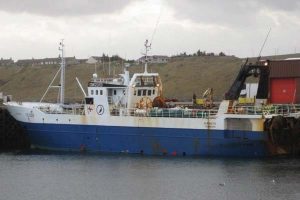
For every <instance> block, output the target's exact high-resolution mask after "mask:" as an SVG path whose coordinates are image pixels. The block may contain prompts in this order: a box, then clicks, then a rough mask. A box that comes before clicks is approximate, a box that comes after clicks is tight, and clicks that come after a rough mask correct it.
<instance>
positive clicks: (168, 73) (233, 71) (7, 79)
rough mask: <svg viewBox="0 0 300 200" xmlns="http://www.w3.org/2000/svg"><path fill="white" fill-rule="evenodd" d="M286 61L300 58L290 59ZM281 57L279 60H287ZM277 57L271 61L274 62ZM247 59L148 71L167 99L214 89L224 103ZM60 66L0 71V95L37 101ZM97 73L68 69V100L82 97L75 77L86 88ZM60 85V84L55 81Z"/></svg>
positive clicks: (104, 70) (190, 61)
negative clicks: (159, 80)
mask: <svg viewBox="0 0 300 200" xmlns="http://www.w3.org/2000/svg"><path fill="white" fill-rule="evenodd" d="M286 57H297V56H291V55H288V56H286ZM286 57H284V56H281V57H280V58H281V59H282V58H286ZM275 58H276V57H272V59H275ZM244 60H245V59H240V58H236V57H231V56H221V57H218V56H201V57H198V56H195V57H178V58H172V59H171V61H170V62H169V63H167V64H158V65H154V64H152V65H150V66H149V69H148V71H151V72H158V73H159V74H160V76H161V78H162V81H163V91H164V96H165V97H167V98H177V99H180V100H189V99H191V98H192V95H193V93H196V95H197V97H201V95H202V93H203V92H204V91H205V90H206V89H207V88H209V87H212V88H213V89H214V98H215V99H218V100H220V99H222V98H223V95H224V93H225V92H226V91H227V90H228V88H229V87H230V85H231V84H232V82H233V81H234V79H235V77H236V75H237V73H238V70H239V69H240V66H241V65H242V63H243V61H244ZM58 68H59V67H58V66H31V67H17V66H10V67H0V92H4V94H11V95H13V99H14V100H16V101H38V100H40V98H41V97H42V96H43V93H44V92H45V90H46V89H47V87H48V85H49V83H50V82H51V80H52V79H53V77H54V75H55V73H56V72H57V70H58ZM111 69H112V70H111V72H114V73H115V74H119V73H121V71H122V69H121V67H120V64H118V65H116V64H114V63H112V65H111ZM129 70H130V72H131V75H132V73H133V72H142V71H143V67H142V66H141V65H133V66H131V67H130V69H129ZM94 71H95V66H94V65H88V64H83V65H74V66H67V72H66V99H67V101H68V100H69V101H71V100H74V99H76V100H77V101H80V100H81V99H82V97H83V95H82V93H81V90H80V89H79V87H78V85H77V83H76V80H75V77H78V78H79V80H80V81H81V83H82V85H83V87H84V88H86V85H87V83H88V81H89V80H90V78H91V77H92V74H93V73H94ZM97 72H98V76H100V77H107V76H108V75H107V74H108V65H107V63H106V64H105V66H103V65H100V66H97ZM56 83H58V81H56ZM46 99H47V100H49V101H55V100H56V99H57V89H51V90H50V93H49V94H48V95H47V98H46Z"/></svg>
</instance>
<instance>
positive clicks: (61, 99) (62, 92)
mask: <svg viewBox="0 0 300 200" xmlns="http://www.w3.org/2000/svg"><path fill="white" fill-rule="evenodd" d="M64 46H65V45H64V40H63V39H62V40H61V42H60V43H59V48H58V49H59V50H60V51H61V54H60V56H61V63H60V65H61V71H60V96H59V103H60V104H64V102H65V58H64Z"/></svg>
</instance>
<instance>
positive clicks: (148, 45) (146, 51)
mask: <svg viewBox="0 0 300 200" xmlns="http://www.w3.org/2000/svg"><path fill="white" fill-rule="evenodd" d="M144 46H145V54H144V55H145V71H144V73H145V74H146V73H148V71H147V68H148V51H149V50H150V49H151V44H148V40H146V41H145V44H144Z"/></svg>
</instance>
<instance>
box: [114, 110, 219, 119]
mask: <svg viewBox="0 0 300 200" xmlns="http://www.w3.org/2000/svg"><path fill="white" fill-rule="evenodd" d="M217 112H218V110H216V109H212V110H209V109H172V108H149V109H112V110H111V115H112V116H135V117H168V118H214V117H215V116H216V114H217Z"/></svg>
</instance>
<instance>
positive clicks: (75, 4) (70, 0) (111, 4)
mask: <svg viewBox="0 0 300 200" xmlns="http://www.w3.org/2000/svg"><path fill="white" fill-rule="evenodd" d="M133 1H136V0H87V1H86V0H21V1H20V0H0V10H1V11H6V12H14V13H22V12H26V13H32V14H38V15H47V16H68V15H69V16H77V15H91V14H102V13H111V12H116V11H119V10H122V9H123V8H124V7H125V6H126V5H128V4H129V3H131V2H133Z"/></svg>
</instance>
